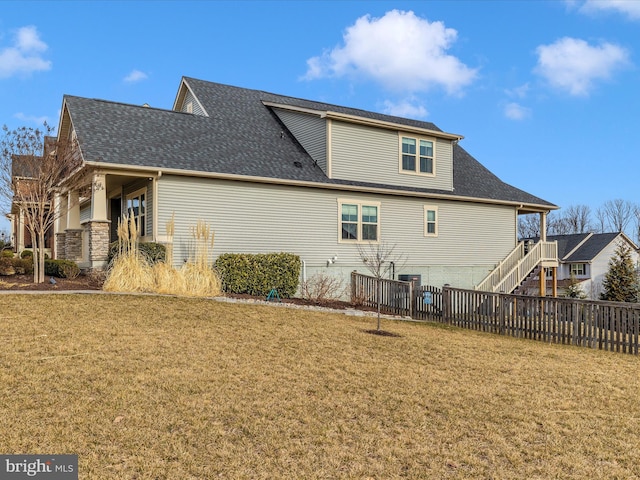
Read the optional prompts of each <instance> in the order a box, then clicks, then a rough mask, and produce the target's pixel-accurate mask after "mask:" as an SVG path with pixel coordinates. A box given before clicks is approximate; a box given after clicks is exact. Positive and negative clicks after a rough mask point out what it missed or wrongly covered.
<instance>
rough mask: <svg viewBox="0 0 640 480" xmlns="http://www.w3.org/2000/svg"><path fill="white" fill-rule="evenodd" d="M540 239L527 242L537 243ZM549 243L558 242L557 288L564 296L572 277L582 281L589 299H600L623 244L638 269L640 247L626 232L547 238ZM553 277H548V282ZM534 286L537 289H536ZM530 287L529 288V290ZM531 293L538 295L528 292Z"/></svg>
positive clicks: (582, 286)
mask: <svg viewBox="0 0 640 480" xmlns="http://www.w3.org/2000/svg"><path fill="white" fill-rule="evenodd" d="M538 240H539V239H538V238H534V239H529V240H527V241H532V242H537V241H538ZM547 241H550V242H558V257H559V260H560V265H559V266H558V274H557V275H558V289H559V294H560V295H563V294H564V293H565V292H566V289H567V288H568V287H569V285H570V284H571V281H572V280H571V277H572V276H573V277H574V278H575V280H577V281H578V282H580V287H581V289H582V291H583V292H584V293H585V294H586V295H587V297H588V298H590V299H593V300H598V299H599V298H600V293H601V292H602V283H603V281H604V277H605V275H606V274H607V272H608V271H609V261H610V260H611V258H612V257H613V256H614V254H615V251H616V249H617V248H618V246H619V245H620V244H625V245H627V246H628V247H629V248H630V249H631V258H632V260H633V263H634V265H636V266H638V263H639V261H640V256H639V255H638V247H637V245H636V244H635V243H633V241H631V240H630V239H629V237H627V235H625V234H624V233H620V232H618V233H577V234H572V235H553V236H548V237H547ZM550 281H551V280H550V277H549V276H547V283H549V282H550ZM535 283H536V282H533V284H534V290H535ZM529 288H530V287H529ZM529 293H535V292H531V291H529Z"/></svg>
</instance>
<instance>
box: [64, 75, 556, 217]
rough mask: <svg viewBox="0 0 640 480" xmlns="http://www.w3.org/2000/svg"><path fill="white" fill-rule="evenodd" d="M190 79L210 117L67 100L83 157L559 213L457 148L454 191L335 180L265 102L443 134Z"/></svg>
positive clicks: (381, 117)
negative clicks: (466, 199)
mask: <svg viewBox="0 0 640 480" xmlns="http://www.w3.org/2000/svg"><path fill="white" fill-rule="evenodd" d="M185 80H186V81H187V83H188V85H189V86H190V88H191V89H192V91H193V92H194V94H195V96H196V97H197V98H198V100H199V101H200V102H201V103H202V104H203V106H204V108H205V109H206V111H207V113H208V114H209V117H204V116H198V115H191V114H186V113H180V112H175V111H170V110H161V109H155V108H148V107H141V106H135V105H127V104H122V103H116V102H108V101H104V100H95V99H87V98H81V97H74V96H65V102H66V105H67V107H68V110H69V114H70V117H71V121H72V122H73V126H74V128H75V129H76V134H77V136H78V141H79V144H80V148H81V150H82V153H83V158H84V159H85V160H86V161H101V162H106V163H111V164H120V165H123V166H126V165H132V166H144V167H152V168H168V169H180V170H186V171H195V172H215V173H224V174H235V175H247V176H253V177H264V178H270V179H283V180H291V181H304V182H313V183H318V184H330V185H334V186H339V185H345V186H351V187H379V188H387V189H390V190H395V191H398V192H399V193H401V192H402V191H407V192H409V191H410V192H421V193H425V194H440V195H448V196H451V195H455V196H462V197H471V198H481V199H489V200H495V201H498V202H501V201H503V202H504V201H506V202H519V203H525V204H529V205H538V206H542V207H555V205H553V204H551V203H549V202H547V201H545V200H542V199H540V198H538V197H536V196H534V195H531V194H529V193H527V192H524V191H522V190H520V189H517V188H515V187H513V186H511V185H508V184H506V183H504V182H502V181H501V180H500V179H499V178H498V177H496V176H495V175H493V174H492V173H491V172H490V171H489V170H487V169H486V168H485V167H484V166H482V165H481V164H480V163H479V162H478V161H477V160H476V159H475V158H473V157H472V156H471V155H469V154H468V153H467V152H466V151H465V150H464V149H463V148H462V147H460V146H459V145H456V146H455V147H454V152H453V162H454V191H453V192H450V191H443V190H433V189H421V188H412V187H397V186H390V185H385V184H383V183H381V184H372V183H364V182H353V181H347V180H338V179H329V178H327V176H326V175H325V174H324V172H323V171H322V170H321V169H320V168H319V167H318V166H316V165H315V164H314V161H313V160H312V159H311V157H310V156H309V155H308V154H307V153H306V152H305V151H304V149H303V148H302V147H301V146H300V145H299V144H298V142H297V141H296V140H295V138H293V136H292V135H291V133H289V132H288V131H287V130H286V128H285V127H284V126H283V125H282V123H281V122H280V121H279V120H278V118H277V116H276V115H275V114H274V113H273V112H272V111H271V109H269V108H268V107H266V106H265V105H264V104H263V103H262V102H263V101H267V102H274V103H281V104H286V105H292V106H296V107H302V108H309V109H314V110H325V111H326V110H329V111H334V112H338V113H345V114H349V115H355V116H360V117H366V118H371V119H375V120H382V121H387V122H393V123H398V124H401V125H408V126H414V127H419V128H426V129H430V130H436V131H440V129H439V128H438V127H437V126H435V125H434V124H433V123H430V122H421V121H418V120H411V119H405V118H400V117H392V116H389V115H382V114H378V113H374V112H367V111H363V110H358V109H352V108H347V107H340V106H336V105H329V104H325V103H320V102H313V101H309V100H303V99H296V98H292V97H286V96H281V95H276V94H272V93H267V92H262V91H259V90H249V89H245V88H239V87H232V86H228V85H221V84H217V83H212V82H206V81H202V80H197V79H192V78H186V79H185ZM283 130H284V131H285V135H284V138H282V135H281V132H282V131H283Z"/></svg>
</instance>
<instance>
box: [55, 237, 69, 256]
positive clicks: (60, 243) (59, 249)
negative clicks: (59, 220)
mask: <svg viewBox="0 0 640 480" xmlns="http://www.w3.org/2000/svg"><path fill="white" fill-rule="evenodd" d="M66 237H67V235H66V233H65V232H62V233H61V232H58V233H56V258H58V259H61V260H64V259H66V258H67V257H66V254H65V248H66Z"/></svg>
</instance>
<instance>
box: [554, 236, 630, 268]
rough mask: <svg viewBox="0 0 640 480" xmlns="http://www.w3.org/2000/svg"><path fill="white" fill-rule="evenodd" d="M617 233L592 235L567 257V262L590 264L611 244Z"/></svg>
mask: <svg viewBox="0 0 640 480" xmlns="http://www.w3.org/2000/svg"><path fill="white" fill-rule="evenodd" d="M618 235H620V234H619V233H594V234H593V235H592V236H591V237H589V238H588V239H587V241H586V242H584V243H583V244H582V245H580V248H578V249H577V250H576V251H575V252H573V253H572V254H571V256H569V258H567V259H566V260H565V261H567V262H590V261H591V260H593V259H594V258H596V257H597V256H598V254H599V253H600V252H601V251H602V250H604V248H605V247H606V246H607V245H609V244H610V243H611V242H613V241H614V240H615V239H616V237H618Z"/></svg>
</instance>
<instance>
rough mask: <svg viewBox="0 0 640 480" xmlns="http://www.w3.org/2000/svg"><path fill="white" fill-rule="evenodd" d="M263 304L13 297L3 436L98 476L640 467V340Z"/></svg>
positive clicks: (9, 447) (7, 312) (6, 325)
mask: <svg viewBox="0 0 640 480" xmlns="http://www.w3.org/2000/svg"><path fill="white" fill-rule="evenodd" d="M373 327H375V319H374V318H370V317H369V318H361V317H349V316H345V315H341V314H327V313H322V312H312V311H306V310H296V309H288V308H278V307H272V306H262V305H243V304H227V303H218V302H214V301H207V300H201V299H179V298H171V297H155V296H127V295H75V296H74V295H0V341H1V342H2V349H1V351H0V389H1V393H0V445H1V448H0V450H1V452H2V453H5V454H9V453H23V454H26V453H32V454H35V453H57V454H60V453H76V454H78V455H79V462H80V478H82V479H110V478H114V479H133V478H136V479H147V478H148V479H164V478H167V479H208V478H225V479H227V478H257V479H275V478H291V479H303V478H304V479H313V478H327V479H335V478H349V479H351V478H357V479H360V478H363V479H364V478H375V479H393V478H412V479H413V478H434V479H442V478H459V479H474V478H477V479H487V478H495V479H508V478H513V479H534V478H539V479H548V478H576V479H587V478H589V479H598V478H602V479H612V478H619V479H630V478H640V360H639V359H638V358H637V357H634V356H631V355H623V354H616V353H607V352H600V351H593V350H589V349H583V348H575V347H568V346H560V345H546V344H543V343H539V342H532V341H525V340H518V339H512V338H508V337H500V336H494V335H490V334H480V333H476V332H472V331H465V330H459V329H455V328H448V327H444V326H438V325H433V324H416V323H408V322H407V323H403V322H394V321H390V320H383V328H384V329H386V330H389V331H392V332H394V333H396V334H399V335H400V336H399V337H386V336H378V335H371V334H368V333H366V332H365V330H367V329H370V328H373Z"/></svg>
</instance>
